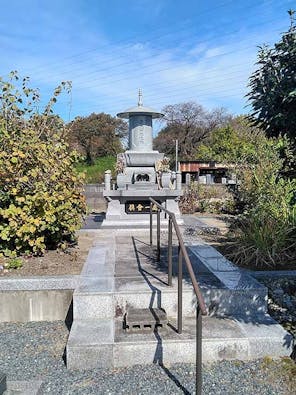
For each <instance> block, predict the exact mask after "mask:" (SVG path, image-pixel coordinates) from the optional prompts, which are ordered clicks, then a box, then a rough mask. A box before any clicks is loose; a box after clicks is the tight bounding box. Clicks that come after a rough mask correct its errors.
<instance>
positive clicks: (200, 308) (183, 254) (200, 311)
mask: <svg viewBox="0 0 296 395" xmlns="http://www.w3.org/2000/svg"><path fill="white" fill-rule="evenodd" d="M149 200H150V245H152V244H153V243H152V242H153V240H152V230H153V207H154V206H156V207H157V211H156V213H157V259H158V261H159V260H160V213H161V211H164V212H165V213H166V214H167V215H168V216H169V218H168V285H169V286H172V277H173V262H172V260H173V259H172V256H173V254H172V244H173V243H172V228H173V226H172V225H174V229H175V233H176V235H177V238H178V243H179V254H178V316H177V331H178V333H182V285H183V284H182V280H183V258H184V260H185V263H186V267H187V270H188V273H189V275H190V279H191V282H192V285H193V289H194V292H195V295H196V298H197V302H198V303H197V307H196V394H198V395H201V391H202V315H207V309H206V305H205V302H204V298H203V296H202V293H201V291H200V288H199V285H198V282H197V280H196V277H195V274H194V271H193V268H192V264H191V261H190V258H189V256H188V253H187V250H186V247H185V244H184V241H183V238H182V235H181V232H180V228H179V225H178V223H177V221H176V217H175V214H174V213H172V212H171V211H169V210H167V209H166V208H164V207H162V205H161V204H159V203H158V202H157V201H155V200H154V199H153V198H151V197H150V198H149Z"/></svg>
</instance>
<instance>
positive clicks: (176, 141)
mask: <svg viewBox="0 0 296 395" xmlns="http://www.w3.org/2000/svg"><path fill="white" fill-rule="evenodd" d="M175 143H176V173H177V171H178V139H176V140H175Z"/></svg>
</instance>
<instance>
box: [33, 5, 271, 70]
mask: <svg viewBox="0 0 296 395" xmlns="http://www.w3.org/2000/svg"><path fill="white" fill-rule="evenodd" d="M272 2H273V0H271V1H270V3H272ZM228 3H232V2H228ZM228 3H225V4H228ZM256 4H258V3H256ZM221 6H222V5H221ZM216 8H217V7H216ZM246 8H247V9H248V8H252V9H253V8H254V7H253V6H252V5H251V6H249V7H244V10H245V9H246ZM208 12H212V9H211V10H209V11H208ZM276 20H278V19H276ZM274 21H275V19H272V20H270V21H268V22H267V23H270V22H274ZM228 23H229V22H228ZM264 24H265V23H261V24H253V25H251V26H250V27H255V26H258V25H260V26H262V25H264ZM174 31H175V30H174ZM184 31H187V30H184ZM239 31H240V30H234V31H233V32H231V33H229V34H227V35H219V37H227V36H228V35H231V34H235V33H237V32H239ZM178 32H180V30H179V31H178ZM169 34H170V35H171V33H169ZM167 35H168V34H167ZM165 36H166V35H164V36H160V37H159V36H158V37H157V38H155V39H154V41H155V40H159V39H162V38H163V37H165ZM187 37H188V36H187ZM136 38H137V39H138V38H139V36H137V37H136ZM185 38H186V37H185ZM216 38H217V36H214V37H212V38H210V39H209V40H207V41H199V42H197V43H195V45H198V44H202V43H205V42H208V41H212V40H214V39H216ZM112 45H116V43H115V44H114V43H113V44H112ZM108 46H110V45H106V47H107V48H108ZM129 46H130V44H127V47H129ZM101 48H102V47H101ZM103 48H104V46H103ZM94 51H96V50H95V49H94V50H91V51H86V52H84V53H83V54H85V53H88V52H94ZM110 53H111V54H112V55H114V50H113V49H111V50H110ZM77 56H80V55H77ZM73 57H75V55H74V56H71V57H70V58H73ZM122 57H124V55H121V56H117V59H119V58H122ZM66 59H67V58H66ZM62 60H63V59H62ZM60 62H61V61H59V62H57V64H60ZM82 62H85V60H83V61H82ZM79 63H81V62H74V63H72V64H70V65H67V66H66V67H69V66H71V65H76V64H79ZM106 63H108V61H105V62H104V61H103V62H100V64H106ZM127 63H131V62H124V63H123V64H127ZM123 64H122V63H120V64H117V65H116V66H115V67H121V66H122V65H123ZM43 68H44V67H43ZM108 68H109V67H108ZM108 68H107V69H108ZM35 70H36V69H35ZM32 71H33V72H34V69H33V70H31V72H32ZM35 73H36V71H35ZM37 73H38V68H37Z"/></svg>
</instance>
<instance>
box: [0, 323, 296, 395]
mask: <svg viewBox="0 0 296 395" xmlns="http://www.w3.org/2000/svg"><path fill="white" fill-rule="evenodd" d="M67 336H68V329H67V328H66V326H65V325H64V323H63V322H61V321H57V322H38V323H37V322H31V323H26V324H20V323H5V324H3V323H2V324H0V344H1V348H0V370H1V371H3V372H5V373H6V374H7V379H8V381H9V380H42V381H43V385H42V387H41V388H42V393H43V394H54V395H55V394H71V395H72V394H96V395H98V394H184V393H185V394H190V393H194V365H191V364H176V365H171V366H167V367H166V368H164V367H161V366H158V365H149V366H135V367H132V368H124V369H114V370H106V369H96V370H89V371H87V370H86V371H83V372H70V371H68V370H67V369H66V367H65V364H64V361H63V354H64V349H65V345H66V341H67ZM290 364H291V362H290ZM290 364H288V365H287V366H288V368H285V366H284V363H283V362H275V361H272V360H269V359H265V360H258V361H252V362H240V361H233V362H229V361H223V362H219V363H215V364H211V365H207V366H205V367H204V394H215V395H218V394H221V395H222V394H223V395H228V394H238V395H239V394H243V395H256V394H260V395H265V394H266V395H267V394H268V395H271V394H276V395H278V394H293V393H295V392H293V385H294V388H295V385H296V383H295V381H294V382H293V381H292V380H293V379H292V378H291V377H292V376H291V371H290V369H291V367H290Z"/></svg>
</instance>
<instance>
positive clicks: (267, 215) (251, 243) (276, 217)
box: [230, 158, 296, 266]
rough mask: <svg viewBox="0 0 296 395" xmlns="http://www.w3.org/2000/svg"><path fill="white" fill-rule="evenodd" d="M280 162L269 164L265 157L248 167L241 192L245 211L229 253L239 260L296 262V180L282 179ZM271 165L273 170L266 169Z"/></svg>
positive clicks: (263, 263)
mask: <svg viewBox="0 0 296 395" xmlns="http://www.w3.org/2000/svg"><path fill="white" fill-rule="evenodd" d="M274 159H275V158H274ZM279 164H280V160H279V159H278V160H276V159H275V162H273V163H269V164H268V163H266V164H264V161H263V160H262V161H261V162H260V163H258V164H257V166H254V167H251V168H248V169H246V170H245V174H244V177H243V178H242V185H241V192H240V193H241V195H242V199H243V200H244V203H245V212H244V213H243V215H241V217H240V218H239V221H238V226H237V227H236V229H235V230H234V236H235V240H236V241H235V242H234V245H233V246H232V254H231V256H230V257H231V258H232V259H233V260H234V261H235V262H236V263H239V264H243V265H252V266H253V265H256V266H275V265H280V264H286V263H289V262H296V205H295V190H296V180H292V181H290V180H287V179H284V178H281V177H280V175H279ZM269 167H270V168H271V167H272V168H273V171H274V173H270V172H267V168H269ZM277 167H278V171H277V172H276V168H277Z"/></svg>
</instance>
